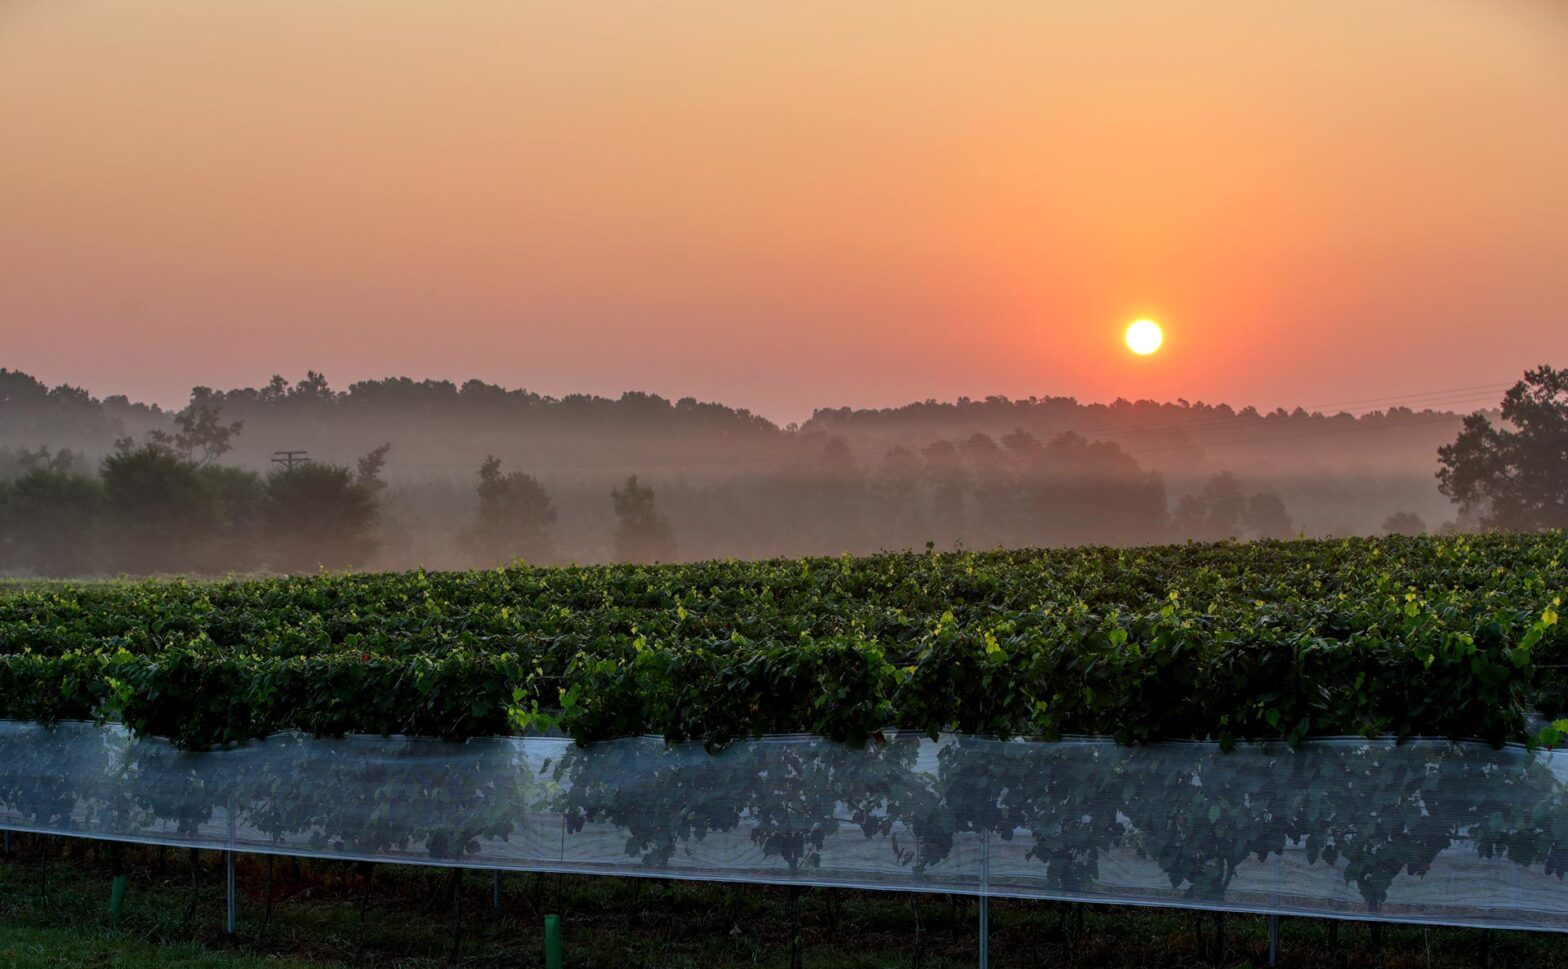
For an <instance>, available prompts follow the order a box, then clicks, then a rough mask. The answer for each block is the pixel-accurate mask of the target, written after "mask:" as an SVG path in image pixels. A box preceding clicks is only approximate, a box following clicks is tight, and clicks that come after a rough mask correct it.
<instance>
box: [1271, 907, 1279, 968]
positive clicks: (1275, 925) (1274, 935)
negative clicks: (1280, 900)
mask: <svg viewBox="0 0 1568 969" xmlns="http://www.w3.org/2000/svg"><path fill="white" fill-rule="evenodd" d="M1278 964H1279V916H1278V915H1270V916H1269V965H1271V966H1273V965H1278Z"/></svg>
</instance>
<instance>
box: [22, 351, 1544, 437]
mask: <svg viewBox="0 0 1568 969" xmlns="http://www.w3.org/2000/svg"><path fill="white" fill-rule="evenodd" d="M5 370H9V371H10V372H12V373H15V374H22V375H26V376H30V377H32V378H34V379H36V380H38V381H39V382H40V383H42V384H44V385H45V386H47V387H50V388H51V389H52V388H55V387H60V386H67V387H74V388H76V389H79V390H82V391H84V392H86V393H87V394H88V396H89V397H91V398H93V399H94V400H97V401H100V402H101V401H103V400H105V399H107V398H109V397H112V396H121V395H119V394H115V393H106V392H102V391H101V390H100V389H98V388H94V387H89V386H86V385H84V384H80V383H76V382H73V381H71V380H69V379H67V380H52V379H45V378H44V377H43V376H42V375H40V374H37V373H32V372H30V371H28V370H26V369H25V368H20V367H11V366H6V365H5V363H4V361H0V371H5ZM315 372H316V373H319V374H321V376H322V377H324V378H325V379H326V381H327V384H328V386H329V387H331V389H332V391H333V392H334V393H338V394H342V393H347V392H348V391H349V390H350V388H351V387H352V386H353V385H354V384H356V383H360V382H374V381H378V380H409V381H412V382H413V383H416V384H420V383H427V382H428V383H448V384H451V385H452V386H454V387H455V388H457V389H458V390H461V389H462V387H463V385H464V384H465V383H466V382H468V381H470V380H476V379H478V378H471V377H464V378H450V377H433V376H432V377H423V376H415V375H412V374H407V373H401V374H381V375H379V376H368V377H363V378H360V379H359V380H355V381H347V382H343V383H336V382H334V381H333V380H332V375H331V374H327V373H323V372H322V371H315ZM274 376H281V377H283V378H284V379H285V380H286V381H287V382H288V384H289V386H294V385H295V384H296V383H297V382H298V381H300V380H302V379H303V378H304V376H305V374H298V375H295V376H293V377H290V376H288V375H286V374H269V375H268V376H267V378H266V379H263V380H257V381H254V382H252V383H248V384H241V385H236V386H232V387H228V386H214V385H211V384H201V383H196V384H192V385H191V390H193V391H194V390H196V389H200V388H205V389H208V390H212V391H216V392H218V393H225V392H233V391H238V390H254V389H259V388H261V387H264V386H266V384H267V383H268V381H270V380H271V379H272V378H273V377H274ZM1517 380H1518V376H1517V375H1516V376H1514V377H1513V378H1511V379H1508V380H1499V381H1495V382H1492V383H1485V384H1471V385H1466V386H1463V387H1449V388H1435V389H1427V390H1415V389H1408V390H1406V391H1404V392H1395V393H1391V394H1381V395H1378V396H1374V397H1368V398H1355V399H1348V400H1339V401H1324V402H1309V401H1300V402H1295V403H1280V404H1276V405H1273V406H1263V405H1261V404H1256V403H1251V402H1238V401H1227V400H1204V399H1201V398H1196V397H1195V398H1192V399H1188V398H1185V397H1175V398H1169V399H1160V398H1154V397H1116V398H1112V399H1109V400H1084V399H1082V398H1079V397H1075V396H1073V395H1071V394H1053V393H1036V394H1032V395H1026V396H1021V397H1011V396H1008V395H1005V394H989V395H982V394H976V395H969V394H959V395H958V396H955V397H948V398H941V397H922V398H914V399H908V400H903V401H898V402H894V403H889V404H869V405H864V406H857V405H850V404H819V405H815V406H813V407H812V409H811V411H810V412H809V413H807V414H806V415H805V416H803V417H800V418H786V419H779V418H778V417H776V416H774V415H771V414H765V413H759V412H758V411H755V410H751V409H750V408H747V407H744V406H741V405H737V404H735V403H734V402H732V401H726V400H722V399H715V398H703V397H698V396H696V395H694V394H689V393H680V392H675V393H661V392H659V391H654V390H649V389H647V388H637V387H628V388H624V389H621V390H612V391H609V392H606V393H599V392H589V391H573V390H568V391H566V392H565V393H561V394H547V393H543V392H542V391H539V390H538V389H537V388H534V387H530V386H524V385H517V386H509V385H506V384H494V383H490V382H488V381H482V382H484V383H487V384H490V385H491V386H497V387H500V388H501V389H502V390H505V391H507V392H528V393H536V394H540V396H543V397H546V398H548V399H551V400H561V399H562V398H564V397H568V396H574V395H585V396H594V397H599V398H603V399H606V400H617V399H620V398H621V397H622V396H624V395H629V394H650V395H653V396H657V397H659V398H661V399H663V400H665V401H668V402H669V403H671V404H674V403H676V402H677V401H679V400H681V399H682V398H688V397H689V398H693V399H695V400H697V401H698V403H703V404H716V405H722V406H725V407H729V408H730V409H732V410H735V411H739V412H744V413H749V414H751V415H753V416H755V417H761V418H763V419H764V420H766V421H768V422H769V423H771V424H773V425H775V426H776V427H778V428H779V429H781V430H784V429H788V428H789V426H790V425H792V424H794V425H804V424H805V423H807V422H808V421H809V420H811V419H812V418H814V417H815V416H816V415H817V414H819V413H821V412H823V411H836V410H843V409H846V408H847V409H849V410H852V411H896V410H900V409H903V408H908V407H915V406H920V405H926V404H934V405H937V406H957V405H959V404H962V403H965V402H967V403H973V404H983V403H985V402H986V400H987V399H988V398H996V399H1000V400H1004V401H1008V402H1011V403H1026V402H1028V401H1031V400H1038V401H1047V400H1063V401H1072V402H1073V403H1074V404H1075V405H1077V406H1079V407H1090V408H1092V407H1107V408H1109V407H1114V406H1117V405H1119V404H1121V405H1139V404H1152V405H1155V406H1159V407H1211V408H1222V407H1228V408H1230V409H1231V410H1232V411H1233V412H1236V413H1241V412H1243V411H1245V410H1247V409H1252V410H1256V411H1257V412H1258V413H1259V414H1261V415H1265V416H1266V415H1268V414H1272V413H1276V412H1278V411H1280V410H1283V411H1285V412H1287V413H1293V412H1295V411H1298V410H1301V411H1305V412H1306V413H1307V414H1309V415H1312V416H1323V417H1336V416H1341V415H1346V414H1348V415H1350V416H1353V417H1358V418H1359V417H1365V416H1368V415H1371V414H1376V413H1388V412H1389V411H1391V410H1394V409H1397V408H1405V409H1408V410H1411V411H1414V412H1417V413H1420V412H1424V411H1431V412H1434V413H1441V414H1450V415H1464V414H1471V413H1477V412H1495V411H1496V410H1497V402H1498V399H1499V397H1500V396H1501V394H1502V392H1503V390H1505V389H1506V388H1507V387H1509V386H1512V385H1513V384H1514V383H1516V382H1517ZM127 401H128V403H130V404H132V405H147V406H152V407H156V408H158V409H160V410H161V411H162V412H163V413H165V414H171V415H172V414H176V413H178V412H180V411H181V410H183V409H185V408H186V406H188V405H189V404H190V402H191V394H190V393H189V392H187V393H186V395H185V396H184V397H182V398H180V399H179V400H178V401H177V402H165V401H157V400H145V399H138V398H136V397H134V396H128V395H127ZM220 413H221V410H220Z"/></svg>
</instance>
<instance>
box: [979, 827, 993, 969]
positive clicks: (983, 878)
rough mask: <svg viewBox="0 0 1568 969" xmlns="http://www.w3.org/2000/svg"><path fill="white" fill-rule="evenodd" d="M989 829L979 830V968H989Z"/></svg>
mask: <svg viewBox="0 0 1568 969" xmlns="http://www.w3.org/2000/svg"><path fill="white" fill-rule="evenodd" d="M990 888H991V831H990V829H989V828H986V829H983V830H982V831H981V832H980V969H991V899H990V896H989V894H988V893H989V891H990Z"/></svg>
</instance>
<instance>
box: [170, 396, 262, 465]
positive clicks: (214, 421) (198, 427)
mask: <svg viewBox="0 0 1568 969" xmlns="http://www.w3.org/2000/svg"><path fill="white" fill-rule="evenodd" d="M198 389H200V388H198ZM218 413H219V409H218V407H217V405H215V404H211V403H192V404H191V405H190V406H189V407H186V408H185V409H184V410H182V411H180V412H179V413H178V414H176V415H175V416H174V426H175V431H174V433H173V434H170V433H169V432H168V431H162V430H154V431H150V432H148V434H147V439H148V441H150V442H151V443H153V444H156V445H158V446H159V447H163V448H167V449H168V450H170V451H173V452H175V453H176V454H178V455H180V456H181V457H183V458H188V459H190V460H192V461H195V462H196V463H197V464H198V465H204V464H209V463H211V462H213V461H216V460H217V459H218V458H220V457H222V456H223V455H225V454H227V453H228V452H229V451H231V450H233V448H234V444H233V439H234V438H235V437H236V436H237V435H238V434H239V433H240V431H241V430H243V429H244V427H245V422H244V421H234V422H232V423H229V424H225V423H223V422H222V421H221V420H219V419H218Z"/></svg>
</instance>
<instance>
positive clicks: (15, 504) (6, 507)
mask: <svg viewBox="0 0 1568 969" xmlns="http://www.w3.org/2000/svg"><path fill="white" fill-rule="evenodd" d="M46 454H47V452H46ZM62 455H63V456H64V458H65V460H64V461H49V460H45V461H43V462H40V463H38V464H35V466H33V467H32V468H30V469H29V470H28V471H26V472H24V473H23V474H22V475H21V476H20V477H18V478H17V479H16V480H14V481H12V482H9V483H7V484H4V485H0V564H6V565H10V566H13V567H19V568H21V569H23V570H25V571H29V572H34V573H37V574H39V575H47V576H53V577H62V578H63V577H68V576H80V575H86V574H88V573H90V572H92V571H94V567H95V564H96V559H97V545H98V516H99V508H100V505H101V504H102V500H103V488H102V486H101V485H100V484H99V482H98V480H97V479H96V478H92V477H89V476H87V475H83V474H77V473H75V472H72V471H70V470H69V466H70V454H69V452H62Z"/></svg>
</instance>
